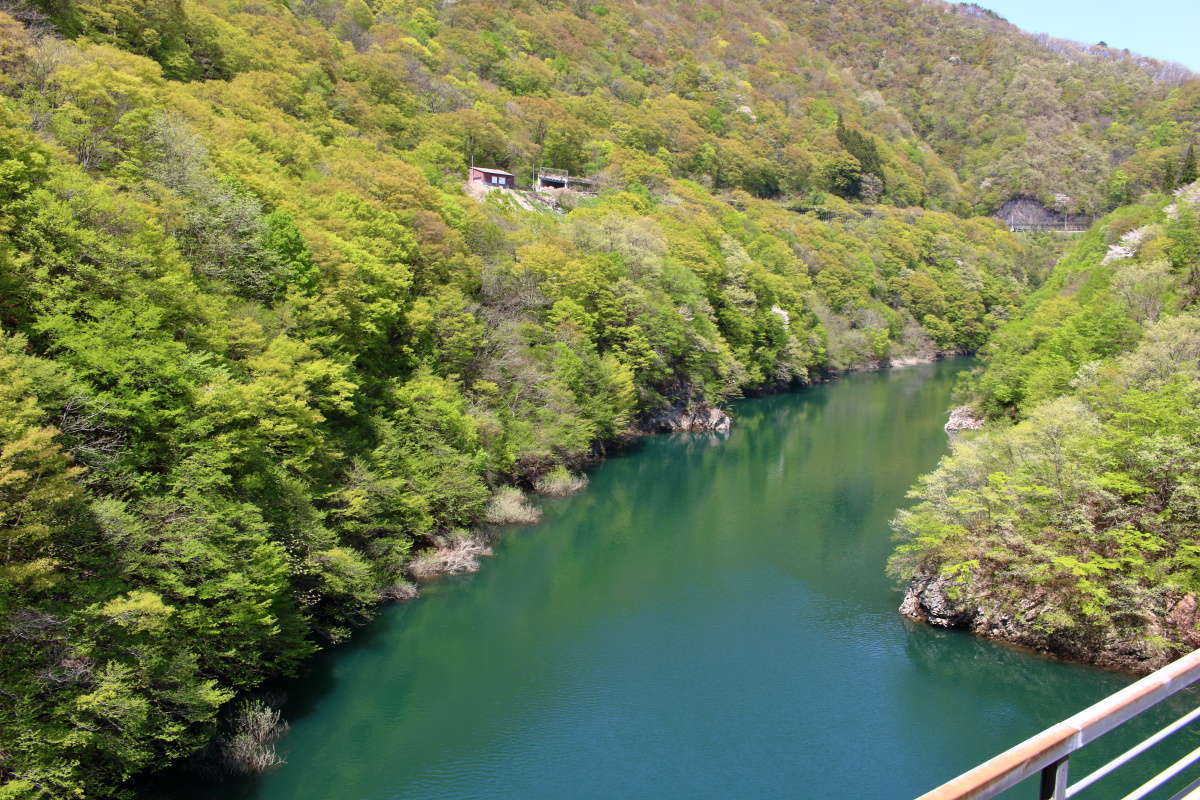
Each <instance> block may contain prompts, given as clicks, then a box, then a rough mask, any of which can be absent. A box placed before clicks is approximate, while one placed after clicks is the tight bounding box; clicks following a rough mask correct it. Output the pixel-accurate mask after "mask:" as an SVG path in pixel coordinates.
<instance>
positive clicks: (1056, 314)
mask: <svg viewBox="0 0 1200 800" xmlns="http://www.w3.org/2000/svg"><path fill="white" fill-rule="evenodd" d="M1197 201H1200V186H1197V185H1193V186H1192V187H1190V188H1188V189H1185V190H1183V191H1182V192H1181V193H1180V196H1179V197H1177V198H1171V199H1170V200H1169V201H1168V199H1166V198H1161V199H1157V200H1154V201H1153V202H1149V203H1147V204H1143V205H1138V206H1132V207H1128V208H1123V209H1121V210H1120V211H1118V212H1115V213H1114V214H1112V215H1110V216H1109V217H1108V218H1107V219H1106V220H1105V221H1104V222H1103V223H1102V224H1100V225H1098V226H1096V227H1095V228H1094V229H1093V230H1092V231H1091V232H1090V233H1088V234H1087V235H1086V236H1084V237H1083V238H1082V239H1081V241H1080V242H1079V244H1078V245H1077V246H1076V247H1075V248H1074V250H1073V251H1072V252H1071V253H1070V254H1069V255H1068V256H1067V257H1066V258H1064V259H1063V260H1062V261H1061V262H1060V263H1059V265H1058V266H1057V267H1056V269H1055V271H1054V273H1053V275H1052V276H1051V278H1050V280H1049V281H1048V282H1047V284H1046V286H1044V287H1043V288H1042V289H1041V290H1039V291H1038V292H1037V294H1036V295H1034V297H1033V298H1032V299H1031V301H1030V303H1029V304H1028V305H1027V306H1026V308H1025V310H1024V313H1023V314H1022V315H1021V316H1020V317H1019V318H1018V319H1016V320H1014V321H1012V322H1010V323H1008V324H1007V325H1006V326H1005V327H1004V328H1002V329H1001V330H1000V331H999V332H998V333H997V335H996V336H995V337H994V339H993V341H992V343H991V344H990V345H989V346H988V349H987V356H986V361H985V363H984V366H983V367H982V368H981V369H980V370H978V371H977V373H976V374H975V375H974V376H972V377H971V378H970V380H969V381H968V383H967V384H966V386H965V387H964V391H965V393H966V396H967V397H968V398H969V399H971V400H972V401H974V402H975V403H976V404H978V406H979V407H980V408H981V409H983V410H984V411H985V412H986V414H987V416H988V417H989V419H990V422H989V424H988V426H987V429H986V431H985V432H983V433H981V434H978V435H969V438H967V439H965V440H963V441H960V442H958V443H957V444H956V445H955V447H954V452H953V455H952V456H950V457H947V458H946V459H945V460H944V461H943V462H942V464H941V465H940V466H939V467H938V469H937V470H936V471H935V472H933V473H932V474H930V475H928V476H926V477H925V478H923V479H922V481H921V483H920V484H919V485H918V486H917V488H916V489H915V490H914V491H913V496H914V497H915V498H916V499H917V500H918V501H919V502H918V504H917V505H916V506H915V507H914V508H913V509H912V510H911V511H907V512H902V513H901V514H900V515H899V516H898V517H897V520H896V527H897V530H898V531H899V533H900V535H901V537H902V539H903V540H904V542H903V544H901V546H900V548H899V551H898V553H897V555H896V556H895V557H894V558H893V560H892V564H891V569H892V571H893V573H894V574H895V575H896V576H898V577H900V578H901V579H904V580H908V579H910V578H911V579H913V581H912V583H911V585H910V590H909V597H908V598H906V610H907V611H908V612H909V613H911V614H912V615H913V616H916V617H918V618H924V619H931V620H932V621H934V622H936V623H938V624H943V625H951V626H955V627H965V628H970V629H972V630H975V631H977V632H980V633H984V634H986V635H990V636H995V637H998V638H1002V639H1006V640H1009V641H1015V642H1018V643H1021V644H1027V645H1031V646H1035V647H1038V648H1041V649H1045V650H1049V651H1052V652H1055V653H1059V654H1061V655H1066V656H1069V657H1071V658H1074V659H1078V660H1084V661H1091V662H1096V663H1100V664H1103V665H1106V666H1116V667H1122V668H1128V669H1134V670H1149V669H1151V668H1153V667H1155V666H1158V665H1160V664H1162V663H1164V662H1166V661H1168V660H1170V659H1171V658H1173V657H1176V656H1178V655H1180V654H1181V653H1182V652H1186V651H1187V650H1190V649H1192V648H1195V647H1197V646H1200V630H1198V629H1197V622H1200V616H1198V614H1197V600H1196V597H1197V594H1200V560H1198V556H1200V550H1198V542H1197V539H1196V531H1197V530H1198V528H1200V504H1198V502H1197V501H1198V499H1200V488H1198V487H1200V474H1198V473H1197V464H1200V410H1198V409H1200V405H1198V402H1197V401H1198V400H1200V314H1198V313H1197V308H1196V301H1197V298H1198V297H1200V283H1198V276H1200V213H1198V209H1197Z"/></svg>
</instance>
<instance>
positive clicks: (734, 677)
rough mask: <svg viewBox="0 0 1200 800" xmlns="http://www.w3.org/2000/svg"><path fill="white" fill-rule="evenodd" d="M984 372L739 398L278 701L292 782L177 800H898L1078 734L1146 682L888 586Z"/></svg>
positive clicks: (899, 373) (638, 457)
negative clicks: (914, 514) (906, 600)
mask: <svg viewBox="0 0 1200 800" xmlns="http://www.w3.org/2000/svg"><path fill="white" fill-rule="evenodd" d="M966 363H967V362H964V361H945V362H941V363H939V364H935V365H929V366H922V367H913V368H908V369H901V370H892V371H885V372H878V373H868V374H859V375H853V376H849V377H846V378H844V379H842V380H839V381H836V382H834V383H831V384H827V385H823V386H818V387H815V388H811V389H807V390H804V391H801V392H796V393H793V394H786V395H777V396H773V397H766V398H761V399H753V400H746V401H742V402H739V403H737V404H735V407H734V412H735V426H734V429H733V432H732V433H731V434H730V435H728V436H727V437H719V436H714V435H690V436H672V437H665V436H664V437H654V438H650V439H648V440H646V441H645V442H644V443H643V444H641V445H640V446H638V447H636V448H635V449H633V450H631V451H629V452H626V453H624V454H621V455H617V456H615V457H612V458H610V459H609V460H607V461H606V462H604V463H603V464H601V465H600V466H598V467H597V468H596V469H594V470H592V472H591V475H590V477H591V486H590V487H589V488H588V489H587V490H586V491H585V492H583V493H582V494H579V495H577V496H575V497H572V498H566V499H562V500H554V501H548V502H546V503H545V519H544V521H543V522H542V524H540V525H538V526H536V527H532V528H525V529H513V530H511V531H507V532H506V533H505V536H504V539H503V541H502V542H501V543H500V544H499V546H498V547H497V548H496V557H495V558H494V559H491V560H489V561H487V562H485V563H484V565H483V569H482V571H481V572H479V573H478V574H476V575H472V576H466V577H463V578H453V579H448V580H444V581H441V582H439V583H436V584H434V585H431V586H429V587H428V588H427V590H426V591H425V595H424V597H423V598H422V599H420V600H418V601H416V602H414V603H411V604H408V605H404V606H394V607H391V608H388V609H386V610H385V611H384V612H383V614H382V615H381V617H380V619H379V620H377V621H376V622H375V623H374V624H373V625H371V626H370V627H369V628H367V629H366V630H363V631H361V632H360V633H359V634H358V635H357V637H356V638H355V640H354V641H353V642H351V643H350V644H349V645H347V646H344V647H341V648H337V649H335V650H333V651H331V652H326V653H324V654H322V655H321V656H319V657H318V658H317V659H316V660H315V661H314V663H313V666H312V671H311V673H310V674H309V675H308V676H306V677H305V678H303V679H301V680H296V681H292V682H289V683H288V684H286V685H285V687H284V688H285V689H286V691H287V697H288V700H287V705H286V707H285V715H286V717H287V718H288V719H289V720H290V721H291V724H292V732H291V733H290V735H288V736H287V737H286V738H285V739H284V740H282V741H281V742H280V752H281V753H282V754H283V755H284V756H285V757H286V759H287V761H288V763H287V765H286V766H284V767H282V768H281V769H278V770H276V771H274V772H272V773H269V774H268V775H266V776H264V777H262V778H259V779H256V780H251V781H245V782H240V783H226V784H222V785H219V786H201V787H196V790H195V792H192V793H189V792H188V791H187V790H185V788H183V787H177V788H176V789H175V790H174V791H173V792H172V795H173V796H174V797H184V796H191V794H193V793H194V794H196V795H197V796H203V797H206V798H212V797H219V798H227V800H401V799H402V798H403V799H408V798H412V799H413V800H438V799H440V798H445V799H446V800H449V799H451V798H453V799H455V800H458V799H461V798H522V799H526V798H528V799H529V800H542V799H543V798H544V799H550V798H555V799H557V798H579V799H580V800H591V799H592V798H595V799H596V800H599V799H600V798H605V799H606V800H607V799H609V798H722V799H725V798H785V797H786V798H810V797H811V798H843V797H845V798H907V797H912V796H914V795H916V794H918V793H920V792H921V791H923V790H925V789H928V788H931V787H932V786H934V785H936V784H937V783H939V782H941V781H943V780H945V779H948V778H950V777H952V776H953V775H955V774H957V773H958V772H960V771H962V770H964V769H966V768H968V767H970V766H973V765H974V764H975V763H977V762H979V761H981V760H983V759H985V758H987V757H989V756H991V755H993V754H994V753H996V752H999V751H1000V750H1002V749H1004V748H1006V747H1008V746H1010V745H1012V744H1014V743H1016V742H1017V741H1019V740H1020V739H1022V738H1024V737H1026V736H1028V735H1030V734H1032V733H1034V732H1036V731H1038V730H1039V729H1041V728H1043V727H1045V726H1047V725H1050V724H1052V723H1054V722H1056V721H1058V720H1060V719H1061V718H1063V717H1065V716H1067V715H1069V714H1071V713H1073V712H1075V711H1077V710H1079V709H1080V708H1082V707H1084V706H1085V705H1087V704H1089V703H1091V702H1093V701H1095V700H1097V699H1099V698H1100V697H1102V696H1104V695H1105V694H1108V693H1109V692H1111V691H1113V690H1115V689H1117V688H1119V687H1120V686H1122V685H1124V684H1125V683H1126V682H1128V680H1129V679H1128V678H1125V677H1122V676H1119V675H1113V674H1109V673H1105V672H1101V671H1099V670H1094V669H1088V668H1084V667H1079V666H1074V665H1069V664H1063V663H1058V662H1054V661H1050V660H1047V659H1044V658H1041V657H1038V656H1035V655H1032V654H1028V653H1024V652H1020V651H1017V650H1014V649H1011V648H1006V647H1002V646H998V645H995V644H991V643H988V642H983V641H979V640H977V639H974V638H972V637H970V636H967V635H964V634H960V633H954V632H946V631H938V630H932V629H929V628H926V627H923V626H917V625H912V624H909V623H907V622H906V621H905V620H904V619H902V618H901V617H900V615H899V614H898V613H897V612H896V607H897V605H898V604H899V602H900V593H899V592H898V591H897V589H896V588H895V587H894V586H893V585H892V584H891V583H890V582H889V580H888V579H887V578H886V577H885V576H884V573H883V569H884V562H885V561H886V558H887V556H888V553H889V552H890V550H891V548H892V546H893V542H892V541H891V539H890V532H889V529H888V520H889V519H890V518H891V516H892V515H893V513H894V511H895V509H896V508H897V507H898V506H900V505H902V504H903V503H904V502H905V499H904V495H905V491H906V489H907V488H908V487H909V485H910V484H911V483H912V482H913V481H914V480H915V479H916V477H917V476H918V475H920V474H921V473H922V472H925V471H927V470H928V469H930V468H931V467H932V466H933V465H934V464H936V462H937V460H938V458H939V457H940V456H941V455H942V454H943V453H945V452H946V449H947V439H946V435H945V434H944V433H943V431H942V423H943V422H944V420H945V415H946V410H947V407H948V406H949V404H950V389H951V385H952V383H953V378H954V374H955V373H956V372H957V371H959V370H960V369H962V368H963V367H964V366H965V364H966ZM1152 722H1153V721H1147V722H1146V723H1144V724H1141V725H1140V727H1141V728H1142V729H1143V730H1144V729H1145V728H1146V726H1147V725H1149V724H1151V723H1152ZM1116 736H1119V734H1117V735H1116ZM1120 744H1122V743H1121V742H1119V741H1117V742H1111V743H1107V745H1106V746H1104V747H1101V748H1100V750H1099V751H1095V752H1093V753H1092V754H1091V755H1090V756H1089V757H1088V758H1086V759H1082V763H1081V764H1080V766H1078V767H1076V766H1075V765H1076V761H1073V762H1072V765H1073V769H1072V771H1073V772H1074V774H1076V775H1077V776H1078V775H1082V774H1083V772H1082V771H1077V770H1085V769H1087V767H1088V766H1089V765H1094V764H1095V763H1097V762H1096V760H1097V759H1099V758H1102V757H1107V756H1110V755H1112V753H1113V748H1115V747H1118V746H1119V745H1120ZM1179 746H1182V747H1184V748H1185V749H1190V748H1191V747H1193V746H1195V742H1194V741H1193V742H1189V741H1182V742H1180V743H1179ZM1173 755H1174V753H1172V752H1168V753H1165V754H1164V755H1162V756H1160V758H1159V759H1158V760H1159V762H1162V761H1164V760H1165V761H1166V762H1168V763H1169V761H1170V760H1172V756H1173ZM1118 783H1119V782H1118ZM1104 786H1106V784H1101V787H1104ZM1116 791H1117V786H1116V785H1109V788H1106V789H1104V788H1102V789H1100V790H1099V791H1097V792H1095V793H1093V794H1085V795H1084V797H1113V796H1118V795H1117V794H1116ZM1013 795H1014V796H1017V797H1033V796H1035V795H1034V787H1029V788H1027V789H1022V790H1021V792H1020V793H1015V792H1014V793H1013Z"/></svg>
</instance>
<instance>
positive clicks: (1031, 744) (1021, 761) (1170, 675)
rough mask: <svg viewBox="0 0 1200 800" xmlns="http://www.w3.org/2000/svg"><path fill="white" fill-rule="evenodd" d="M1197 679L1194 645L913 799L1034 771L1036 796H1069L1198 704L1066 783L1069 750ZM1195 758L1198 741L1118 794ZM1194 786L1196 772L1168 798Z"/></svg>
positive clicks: (974, 799)
mask: <svg viewBox="0 0 1200 800" xmlns="http://www.w3.org/2000/svg"><path fill="white" fill-rule="evenodd" d="M1198 680H1200V650H1195V651H1193V652H1192V653H1190V654H1188V655H1186V656H1184V657H1183V658H1181V659H1179V660H1178V661H1175V662H1172V663H1170V664H1168V665H1167V666H1165V667H1163V668H1162V669H1160V670H1158V671H1157V672H1154V673H1152V674H1150V675H1147V676H1146V677H1144V678H1142V679H1141V680H1140V681H1138V682H1137V683H1134V684H1132V685H1130V686H1127V687H1125V688H1124V689H1122V690H1121V691H1119V692H1117V693H1116V694H1113V695H1110V696H1109V697H1106V698H1105V699H1103V700H1101V701H1100V702H1099V703H1096V704H1095V705H1094V706H1092V707H1090V708H1087V709H1085V710H1083V711H1080V712H1079V713H1078V714H1076V715H1075V716H1073V717H1071V718H1069V719H1066V720H1064V721H1062V722H1060V723H1058V724H1057V725H1055V726H1054V727H1052V728H1047V729H1046V730H1044V731H1042V732H1041V733H1039V734H1037V735H1036V736H1034V737H1032V738H1030V739H1026V740H1025V741H1024V742H1022V743H1021V744H1019V745H1017V746H1016V747H1014V748H1012V749H1011V750H1008V751H1006V752H1004V753H1001V754H1000V755H998V756H996V757H995V758H993V759H992V760H991V761H987V762H985V763H983V764H980V765H979V766H978V767H975V769H972V770H970V771H968V772H964V773H963V774H962V775H959V776H958V777H957V778H955V779H954V780H952V781H950V782H949V783H946V784H944V785H942V786H939V787H938V788H937V789H934V790H933V791H932V792H927V793H926V794H923V795H921V796H920V797H919V798H918V799H917V800H968V798H970V799H971V800H986V798H989V797H995V796H996V795H998V794H1000V793H1001V792H1003V791H1005V790H1006V789H1010V788H1012V787H1013V786H1016V785H1017V784H1018V783H1020V782H1021V781H1023V780H1025V779H1026V778H1031V777H1033V776H1034V775H1037V774H1039V773H1040V774H1041V791H1040V793H1039V794H1038V797H1039V798H1041V800H1064V799H1065V798H1068V797H1074V796H1075V795H1077V794H1079V793H1080V792H1082V791H1083V790H1085V789H1087V788H1089V787H1090V786H1092V785H1093V784H1094V783H1096V781H1098V780H1100V779H1101V778H1103V777H1105V776H1106V775H1108V774H1109V773H1111V772H1113V771H1114V770H1116V769H1117V768H1118V767H1121V766H1124V765H1125V764H1127V763H1129V762H1130V761H1132V760H1133V759H1134V758H1136V757H1137V756H1139V755H1141V754H1142V753H1144V752H1146V751H1147V750H1149V749H1150V748H1151V747H1153V746H1154V745H1156V744H1158V743H1159V742H1161V741H1163V740H1164V739H1166V738H1167V737H1168V736H1170V735H1171V734H1173V733H1175V732H1177V731H1180V730H1182V729H1184V728H1185V727H1187V726H1188V725H1190V724H1191V723H1192V722H1194V721H1195V720H1196V719H1200V708H1197V709H1196V710H1194V711H1192V712H1190V713H1188V714H1185V715H1183V716H1182V717H1180V718H1179V719H1177V720H1175V721H1174V722H1172V723H1171V724H1170V725H1168V726H1167V727H1165V728H1163V729H1162V730H1160V731H1159V732H1158V733H1156V734H1154V735H1153V736H1151V737H1149V738H1148V739H1146V740H1144V741H1142V742H1141V743H1140V744H1138V745H1135V746H1134V747H1131V748H1130V749H1129V750H1126V751H1125V752H1124V753H1122V754H1121V755H1119V756H1117V757H1116V758H1114V759H1113V760H1111V761H1109V762H1108V763H1107V764H1105V765H1104V766H1102V767H1100V768H1099V769H1097V770H1095V771H1094V772H1092V773H1090V774H1089V775H1087V776H1086V777H1084V778H1081V779H1080V780H1078V781H1076V782H1075V783H1072V784H1068V782H1067V764H1068V760H1069V759H1070V757H1071V754H1072V753H1074V752H1075V751H1076V750H1078V749H1080V748H1081V747H1083V746H1084V745H1086V744H1088V743H1090V742H1094V741H1095V740H1096V739H1099V738H1100V737H1101V736H1103V735H1104V734H1106V733H1108V732H1109V731H1111V730H1112V729H1113V728H1116V727H1117V726H1118V725H1121V724H1122V723H1124V722H1128V721H1129V720H1131V719H1133V718H1134V717H1136V716H1138V715H1139V714H1141V713H1142V712H1143V711H1146V710H1147V709H1149V708H1151V707H1152V706H1155V705H1157V704H1159V703H1161V702H1162V701H1163V700H1166V699H1167V698H1169V697H1171V696H1172V695H1174V694H1176V693H1178V692H1179V691H1181V690H1183V689H1186V688H1187V687H1188V686H1190V685H1191V684H1193V683H1195V682H1196V681H1198ZM1197 761H1200V747H1198V748H1196V749H1195V750H1193V751H1192V752H1190V753H1188V754H1187V755H1186V756H1184V757H1183V758H1181V759H1179V760H1178V761H1176V762H1175V763H1174V764H1172V765H1171V766H1169V767H1167V768H1166V769H1164V770H1163V771H1162V772H1160V773H1158V774H1157V775H1155V776H1154V777H1153V778H1151V779H1150V780H1148V781H1146V782H1145V783H1143V784H1142V785H1141V786H1139V787H1138V788H1137V789H1135V790H1134V791H1133V792H1132V793H1130V794H1127V795H1125V797H1124V798H1123V800H1140V798H1143V797H1146V796H1148V795H1150V794H1151V793H1152V792H1154V791H1156V790H1158V789H1160V788H1161V787H1162V786H1163V785H1165V784H1166V783H1168V782H1169V781H1171V780H1172V779H1174V778H1176V777H1177V776H1179V775H1180V774H1181V773H1182V772H1183V771H1184V770H1186V769H1187V768H1188V767H1190V766H1191V765H1192V764H1194V763H1196V762H1197ZM1197 789H1200V778H1198V779H1196V780H1194V781H1192V782H1191V783H1189V784H1188V785H1187V786H1185V787H1184V788H1183V789H1182V790H1180V791H1179V792H1177V793H1176V794H1174V795H1173V796H1172V798H1171V800H1181V799H1182V798H1185V797H1188V796H1190V795H1191V794H1192V793H1193V792H1195V791H1196V790H1197Z"/></svg>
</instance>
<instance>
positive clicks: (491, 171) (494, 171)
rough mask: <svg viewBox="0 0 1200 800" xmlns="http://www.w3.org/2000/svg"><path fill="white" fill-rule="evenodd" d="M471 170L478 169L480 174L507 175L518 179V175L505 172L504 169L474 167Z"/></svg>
mask: <svg viewBox="0 0 1200 800" xmlns="http://www.w3.org/2000/svg"><path fill="white" fill-rule="evenodd" d="M471 169H477V170H479V171H480V172H487V173H489V174H491V175H507V176H508V177H510V178H515V177H517V176H516V175H513V174H512V173H511V172H505V171H504V170H502V169H492V168H491V167H472V168H471Z"/></svg>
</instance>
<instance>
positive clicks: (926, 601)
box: [900, 574, 975, 630]
mask: <svg viewBox="0 0 1200 800" xmlns="http://www.w3.org/2000/svg"><path fill="white" fill-rule="evenodd" d="M949 585H950V579H949V578H946V577H943V576H941V575H937V574H930V575H923V576H917V577H915V578H913V579H912V580H911V581H909V583H908V589H907V590H906V591H905V592H904V602H902V603H901V604H900V613H901V614H903V615H904V616H906V617H908V618H909V619H912V620H916V621H917V622H927V623H929V624H930V625H935V626H937V627H939V628H957V629H962V630H966V629H969V628H970V627H971V622H972V621H973V620H974V618H975V612H974V610H973V609H971V608H968V607H967V606H965V605H962V604H960V603H959V602H958V601H956V600H952V599H951V598H950V592H949V591H948V589H949Z"/></svg>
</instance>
